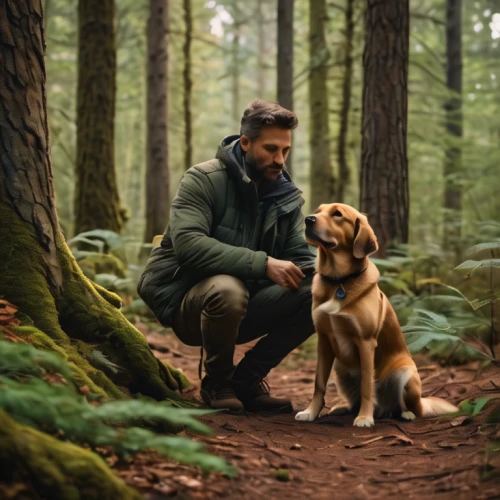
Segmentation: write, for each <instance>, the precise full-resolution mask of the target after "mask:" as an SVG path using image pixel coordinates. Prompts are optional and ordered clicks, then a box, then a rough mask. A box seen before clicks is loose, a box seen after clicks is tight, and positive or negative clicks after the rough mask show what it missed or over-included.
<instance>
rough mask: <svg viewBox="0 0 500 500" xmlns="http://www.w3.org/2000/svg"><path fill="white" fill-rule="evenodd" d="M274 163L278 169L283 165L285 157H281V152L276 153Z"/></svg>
mask: <svg viewBox="0 0 500 500" xmlns="http://www.w3.org/2000/svg"><path fill="white" fill-rule="evenodd" d="M274 163H276V165H279V166H280V167H281V166H283V165H284V164H285V157H284V156H283V153H281V151H280V152H279V153H276V156H275V157H274Z"/></svg>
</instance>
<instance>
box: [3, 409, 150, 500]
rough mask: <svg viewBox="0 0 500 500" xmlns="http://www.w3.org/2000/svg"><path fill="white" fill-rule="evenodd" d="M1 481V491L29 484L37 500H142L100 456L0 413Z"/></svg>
mask: <svg viewBox="0 0 500 500" xmlns="http://www.w3.org/2000/svg"><path fill="white" fill-rule="evenodd" d="M0 481H1V482H2V483H4V484H3V485H2V488H1V489H2V490H4V487H6V488H7V487H9V486H11V485H13V484H29V485H30V486H31V487H32V489H33V490H34V492H36V496H37V498H38V497H43V498H64V499H68V500H72V499H75V500H77V499H80V498H81V499H93V498H96V499H97V498H99V499H109V500H112V499H115V498H120V499H125V500H129V499H130V500H135V499H140V498H141V495H140V494H139V493H138V492H137V491H135V490H133V489H131V488H129V487H128V486H127V485H126V484H125V483H124V482H123V481H121V480H120V479H118V478H117V477H116V476H115V475H114V474H113V473H112V472H111V470H110V469H109V467H108V466H107V464H106V462H104V460H102V459H101V458H100V457H99V456H97V455H95V454H94V453H92V452H90V451H88V450H85V449H83V448H80V447H79V446H76V445H74V444H70V443H63V442H60V441H58V440H57V439H55V438H53V437H51V436H48V435H47V434H44V433H42V432H39V431H37V430H35V429H32V428H30V427H26V426H24V425H20V424H18V423H16V422H15V421H14V420H13V419H12V418H10V417H9V416H8V415H7V414H6V413H5V412H3V411H0ZM30 498H31V497H30Z"/></svg>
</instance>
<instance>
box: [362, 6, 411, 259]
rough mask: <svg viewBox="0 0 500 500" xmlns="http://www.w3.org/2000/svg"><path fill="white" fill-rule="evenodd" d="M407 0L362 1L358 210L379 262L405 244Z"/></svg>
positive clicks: (407, 211) (406, 211)
mask: <svg viewBox="0 0 500 500" xmlns="http://www.w3.org/2000/svg"><path fill="white" fill-rule="evenodd" d="M408 24H409V0H386V1H385V2H379V1H378V0H368V6H367V10H366V29H365V49H364V54H363V70H364V81H363V117H362V136H363V138H362V145H361V149H362V153H361V156H362V159H361V172H360V206H361V211H362V212H365V213H366V214H367V215H368V219H369V221H370V224H371V226H372V227H373V229H374V231H375V234H376V235H377V238H378V242H379V252H378V255H379V256H381V257H384V256H385V255H386V250H387V248H388V247H389V245H391V244H392V243H407V242H408V225H409V188H408V157H407V147H406V137H407V122H408V54H409V52H408V50H409V27H408Z"/></svg>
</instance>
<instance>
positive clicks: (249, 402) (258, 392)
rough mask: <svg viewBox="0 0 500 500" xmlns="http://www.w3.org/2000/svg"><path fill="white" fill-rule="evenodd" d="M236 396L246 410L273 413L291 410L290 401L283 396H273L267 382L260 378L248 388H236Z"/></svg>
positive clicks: (289, 411)
mask: <svg viewBox="0 0 500 500" xmlns="http://www.w3.org/2000/svg"><path fill="white" fill-rule="evenodd" d="M236 396H237V397H238V399H239V400H240V401H241V402H242V403H243V406H244V407H245V410H247V411H252V412H256V411H269V412H273V413H291V412H293V406H292V402H291V401H290V400H289V399H285V398H273V397H272V396H271V393H270V390H269V384H268V383H267V382H266V381H265V380H264V379H262V380H261V381H260V382H259V383H258V384H257V385H254V386H253V387H251V388H250V389H246V390H243V389H239V388H238V389H237V390H236Z"/></svg>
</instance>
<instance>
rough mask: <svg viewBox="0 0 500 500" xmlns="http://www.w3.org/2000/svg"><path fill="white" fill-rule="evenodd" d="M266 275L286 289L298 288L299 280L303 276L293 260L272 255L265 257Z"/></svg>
mask: <svg viewBox="0 0 500 500" xmlns="http://www.w3.org/2000/svg"><path fill="white" fill-rule="evenodd" d="M266 275H267V277H268V278H269V279H270V280H271V281H273V282H274V283H276V284H277V285H280V286H282V287H283V288H287V289H291V288H293V289H297V288H299V285H300V282H301V281H302V279H303V278H304V277H305V275H304V273H303V272H302V271H301V270H300V269H299V268H298V267H297V266H296V265H295V264H294V263H293V262H290V261H288V260H278V259H273V258H272V257H268V259H267V269H266Z"/></svg>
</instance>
